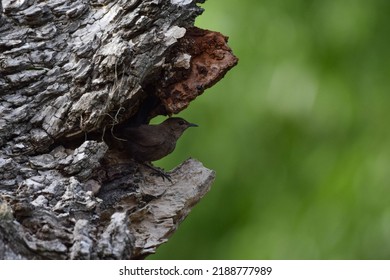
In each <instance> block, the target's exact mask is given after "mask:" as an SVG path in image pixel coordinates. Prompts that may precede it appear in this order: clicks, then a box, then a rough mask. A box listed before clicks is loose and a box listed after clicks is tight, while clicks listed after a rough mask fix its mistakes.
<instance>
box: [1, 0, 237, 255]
mask: <svg viewBox="0 0 390 280" xmlns="http://www.w3.org/2000/svg"><path fill="white" fill-rule="evenodd" d="M199 2H202V1H196V0H193V1H187V0H186V1H179V0H149V1H147V0H145V1H138V0H132V1H129V0H73V1H62V0H59V1H58V0H46V1H38V0H35V1H34V0H33V1H30V0H29V1H27V0H25V1H15V0H6V1H5V0H3V1H0V258H1V259H130V258H133V259H136V258H143V257H145V256H147V255H148V254H151V253H154V252H155V250H156V248H157V247H158V246H159V245H160V244H162V243H164V242H166V241H167V239H168V238H169V236H170V235H171V234H172V233H173V232H174V231H175V230H176V228H177V227H178V225H179V224H180V222H181V221H182V220H183V219H184V218H185V217H186V216H187V215H188V213H189V212H190V210H191V208H192V207H193V206H194V205H195V204H196V203H197V202H198V201H199V200H200V199H201V198H202V197H203V195H205V193H207V191H208V190H209V189H210V186H211V183H212V181H213V179H214V176H215V174H214V172H213V171H212V170H209V169H207V168H205V167H203V165H202V164H201V163H200V162H198V161H196V160H194V159H190V160H187V161H185V162H184V163H182V164H181V165H180V166H179V167H177V168H176V169H174V170H173V171H171V173H170V174H171V176H172V180H173V182H172V183H170V182H167V181H163V179H162V178H159V177H155V176H152V175H151V174H150V170H147V169H145V167H143V166H142V165H139V164H137V163H135V162H133V161H132V160H131V159H129V158H125V157H124V155H122V154H121V153H118V152H117V151H115V150H113V149H112V148H111V147H109V145H108V144H107V143H110V141H109V140H110V138H111V137H115V136H114V135H112V133H111V129H112V128H113V127H114V126H118V127H119V126H125V125H137V124H140V123H145V122H148V121H149V120H150V119H151V118H152V117H154V116H156V115H171V114H174V113H178V112H179V111H181V110H183V109H185V108H186V107H187V106H188V105H189V103H190V102H191V101H192V100H193V99H195V98H196V97H197V96H198V95H200V94H201V93H203V91H204V89H206V88H208V87H210V86H212V85H213V84H215V83H216V82H217V81H218V80H219V79H221V78H222V77H223V76H224V74H225V73H226V72H227V71H228V70H229V69H230V68H232V67H233V66H234V65H235V64H236V63H237V59H236V58H235V57H234V56H233V55H232V53H231V50H230V48H229V47H228V46H227V44H226V43H227V38H226V37H224V36H223V35H221V34H219V33H216V32H211V31H207V30H200V29H198V28H195V27H193V24H194V20H195V17H196V16H198V15H200V14H201V12H202V9H201V8H200V7H198V6H197V3H199Z"/></svg>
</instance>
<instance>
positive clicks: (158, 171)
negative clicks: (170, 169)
mask: <svg viewBox="0 0 390 280" xmlns="http://www.w3.org/2000/svg"><path fill="white" fill-rule="evenodd" d="M141 164H142V165H143V166H146V167H148V168H150V169H152V170H153V171H154V173H152V174H153V175H157V176H160V177H161V178H162V179H163V180H164V181H165V179H167V180H168V181H169V182H170V183H173V182H172V179H171V176H170V175H168V174H167V173H165V172H164V171H162V170H161V169H159V168H157V167H154V166H153V165H151V164H150V163H146V162H141Z"/></svg>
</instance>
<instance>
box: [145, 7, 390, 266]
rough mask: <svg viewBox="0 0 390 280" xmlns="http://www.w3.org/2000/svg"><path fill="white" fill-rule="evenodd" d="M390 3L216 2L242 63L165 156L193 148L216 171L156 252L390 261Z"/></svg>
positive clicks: (214, 15) (214, 25) (213, 25)
mask: <svg viewBox="0 0 390 280" xmlns="http://www.w3.org/2000/svg"><path fill="white" fill-rule="evenodd" d="M389 4H390V2H389V1H384V0H372V1H363V0H355V1H350V0H341V1H337V0H328V1H323V0H309V1H307V0H306V1H303V0H290V1H281V0H262V1H259V0H256V1H255V0H252V1H250V0H247V1H233V0H209V1H207V2H206V3H205V4H204V8H205V9H206V11H205V13H204V14H203V15H202V16H200V17H199V21H198V22H197V25H198V26H200V27H202V28H207V29H210V30H216V31H220V32H221V33H223V34H225V35H228V36H229V37H230V40H229V45H230V46H231V47H232V49H233V51H234V53H235V54H236V55H237V56H238V57H239V59H240V61H239V64H238V66H237V67H235V68H234V69H233V70H231V71H230V72H229V73H228V74H227V75H226V77H225V79H223V80H222V81H220V82H219V83H218V84H217V85H216V86H214V87H213V88H211V89H209V90H207V92H206V93H205V94H204V95H203V96H201V97H199V98H198V99H197V100H196V101H195V102H193V104H192V105H191V106H190V107H189V108H188V109H187V110H186V111H185V112H183V114H181V116H183V117H184V118H186V119H187V120H189V121H191V122H195V123H198V124H199V125H200V126H199V128H195V129H191V130H189V131H187V132H186V134H185V135H184V136H183V138H182V139H181V141H179V144H178V147H177V149H176V151H175V153H174V154H172V155H171V156H169V157H168V158H166V159H164V160H162V161H161V162H160V163H158V165H160V166H164V167H166V168H171V167H173V166H175V165H176V164H178V163H179V162H180V161H182V160H184V159H185V158H186V157H188V156H192V157H195V158H197V159H199V160H201V161H202V162H203V163H204V164H205V165H206V166H207V167H209V168H212V169H215V170H216V171H217V177H216V182H215V184H214V185H213V187H212V190H211V192H210V193H209V194H208V195H207V196H206V197H205V198H204V199H203V200H202V201H201V203H200V204H198V205H197V206H196V207H195V209H194V210H193V212H192V213H191V214H190V216H189V217H188V218H187V220H186V221H185V222H184V223H183V224H182V226H181V227H180V228H179V230H178V232H177V233H176V234H175V235H174V236H173V237H172V239H171V240H170V241H169V242H168V243H167V244H166V245H163V246H162V247H161V248H159V250H158V251H157V254H156V255H155V256H153V257H152V258H153V259H389V258H390V238H389V236H390V203H389V196H390V189H389V187H390V172H389V167H390V137H389V136H390V130H389V128H388V123H387V122H388V120H389V119H390V109H389V108H390V94H389V93H390V84H389V82H388V80H389V77H390V73H389V72H390V55H389V49H390V45H389V39H388V38H389V34H390V33H389V28H390V23H389V20H388V15H389V12H390V9H389V8H390V7H389ZM388 118H389V119H388Z"/></svg>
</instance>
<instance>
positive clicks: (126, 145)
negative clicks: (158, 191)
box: [115, 117, 198, 180]
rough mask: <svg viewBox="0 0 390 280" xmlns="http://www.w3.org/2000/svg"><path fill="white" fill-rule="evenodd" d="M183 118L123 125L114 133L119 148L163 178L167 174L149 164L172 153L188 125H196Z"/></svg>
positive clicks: (166, 176)
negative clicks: (156, 122) (152, 123)
mask: <svg viewBox="0 0 390 280" xmlns="http://www.w3.org/2000/svg"><path fill="white" fill-rule="evenodd" d="M197 126H198V125H197V124H194V123H190V122H188V121H186V120H184V119H183V118H179V117H170V118H167V119H166V120H165V121H163V122H162V123H160V124H157V125H151V124H142V125H139V126H137V127H129V126H128V127H124V128H122V129H121V130H120V131H117V132H116V133H115V138H116V139H117V140H116V142H119V143H118V144H119V147H120V150H122V151H123V152H124V153H126V154H127V155H128V156H129V157H131V158H133V159H134V160H136V161H137V162H140V163H142V164H144V165H146V166H148V167H150V168H151V169H153V170H154V171H156V172H157V173H158V174H159V175H161V176H162V177H163V178H167V179H168V180H170V178H169V176H168V175H167V174H165V173H164V172H161V171H160V170H158V169H157V168H155V167H153V166H152V165H151V162H152V161H156V160H159V159H162V158H163V157H165V156H167V155H169V154H170V153H172V152H173V151H174V149H175V147H176V142H177V141H178V139H179V138H180V137H181V136H182V134H183V133H184V131H185V130H186V129H187V128H189V127H197Z"/></svg>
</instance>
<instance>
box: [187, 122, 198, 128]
mask: <svg viewBox="0 0 390 280" xmlns="http://www.w3.org/2000/svg"><path fill="white" fill-rule="evenodd" d="M191 126H192V127H198V126H199V125H197V124H194V123H189V124H188V127H191Z"/></svg>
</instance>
